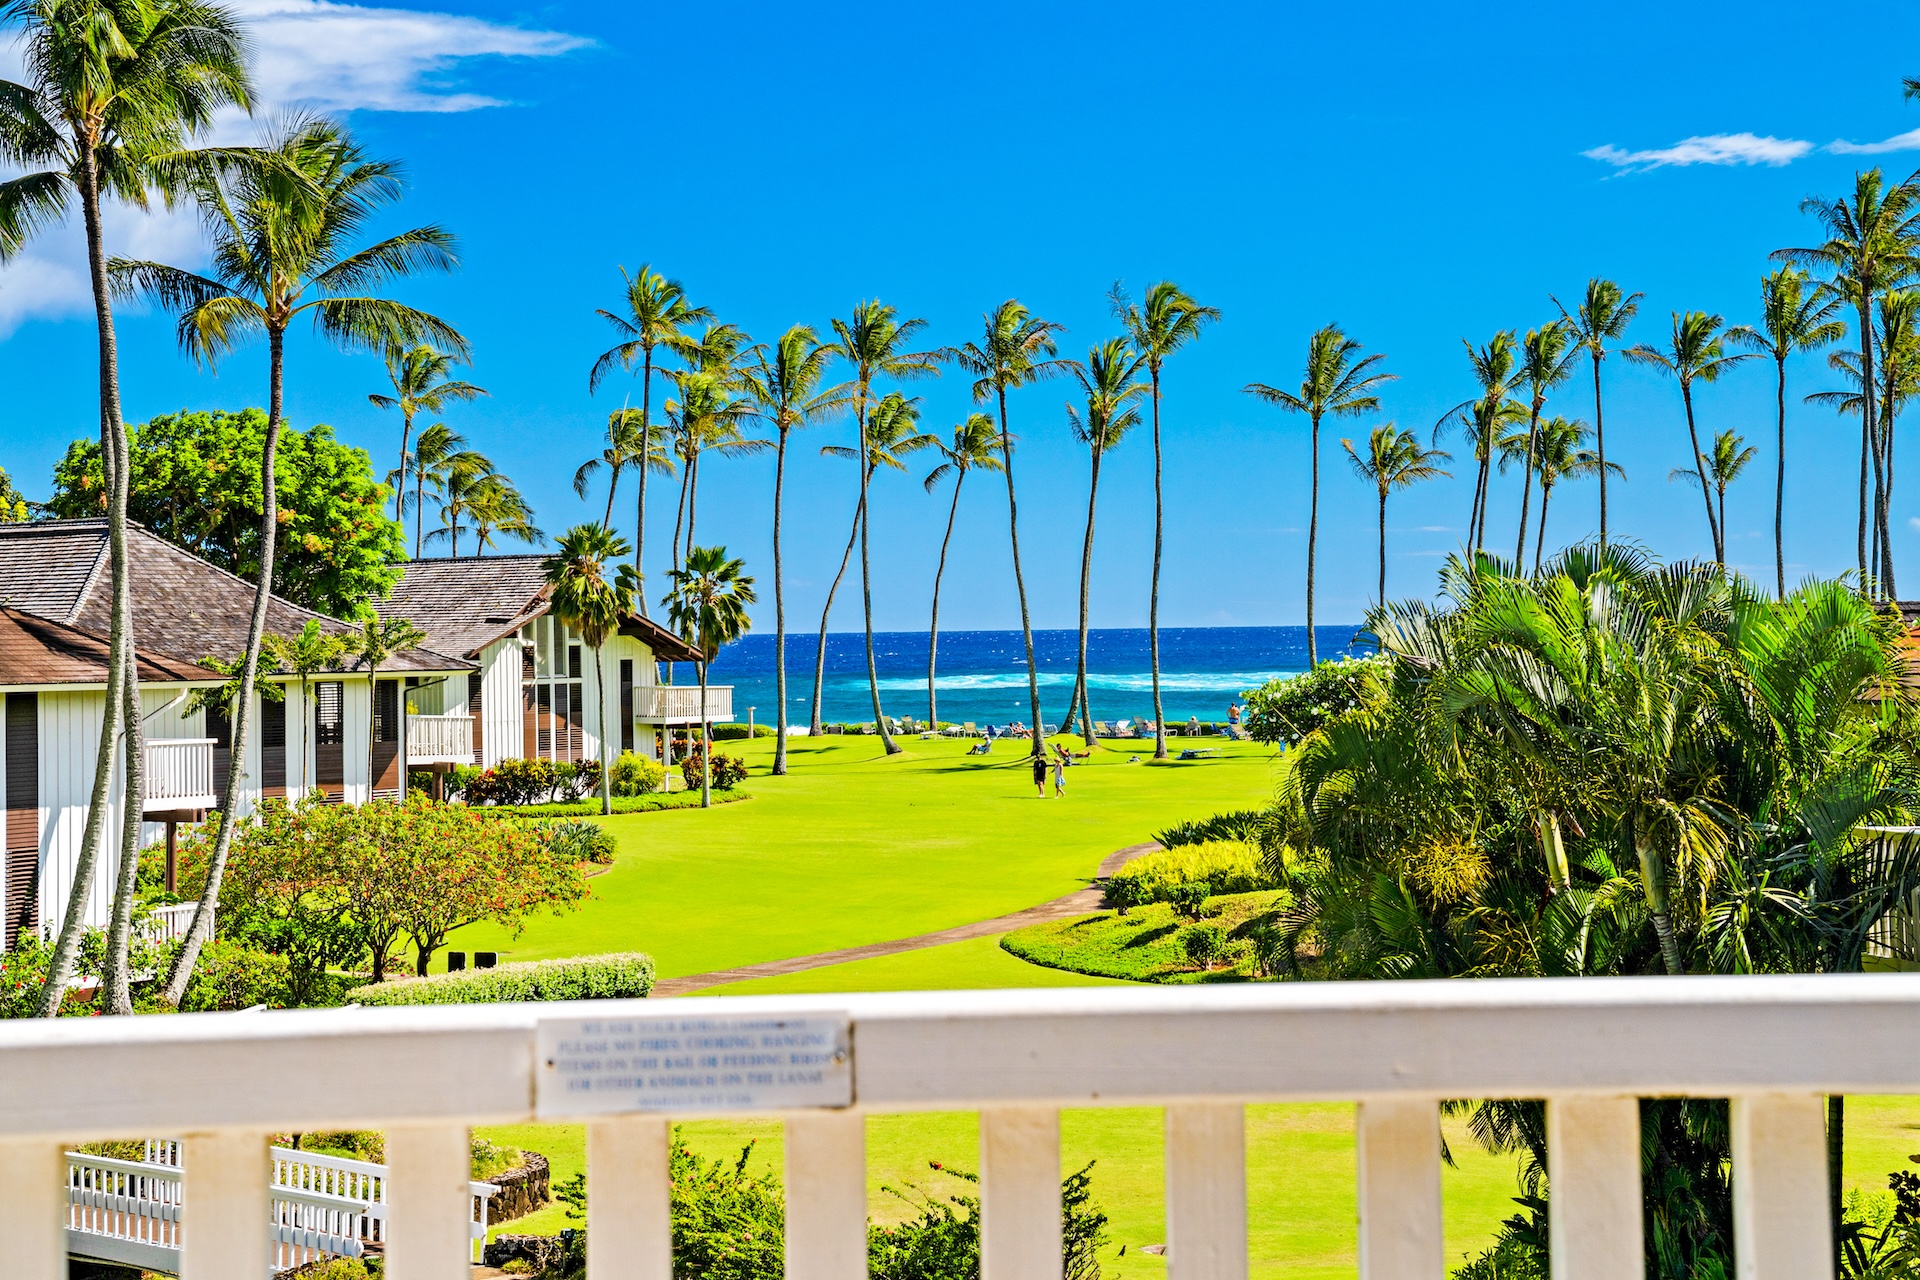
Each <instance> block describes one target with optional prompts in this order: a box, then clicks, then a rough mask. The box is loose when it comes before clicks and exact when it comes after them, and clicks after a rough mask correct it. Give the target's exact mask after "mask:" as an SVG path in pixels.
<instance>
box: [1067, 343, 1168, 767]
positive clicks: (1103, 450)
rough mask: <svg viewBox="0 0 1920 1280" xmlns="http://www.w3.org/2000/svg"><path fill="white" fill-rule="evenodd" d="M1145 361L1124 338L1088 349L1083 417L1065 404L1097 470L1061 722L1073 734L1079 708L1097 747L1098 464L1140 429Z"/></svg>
mask: <svg viewBox="0 0 1920 1280" xmlns="http://www.w3.org/2000/svg"><path fill="white" fill-rule="evenodd" d="M1145 363H1146V361H1145V359H1144V358H1143V357H1142V356H1141V355H1140V354H1139V353H1138V352H1136V351H1135V350H1134V349H1133V347H1132V345H1131V344H1130V343H1129V342H1128V340H1127V339H1126V338H1109V339H1107V340H1106V341H1105V342H1103V343H1101V344H1100V345H1099V346H1097V347H1092V348H1090V349H1089V350H1088V351H1087V359H1086V362H1085V363H1084V364H1082V363H1081V362H1079V361H1073V362H1071V363H1070V364H1069V365H1068V366H1067V368H1068V371H1069V372H1070V373H1072V375H1073V377H1074V380H1075V381H1077V382H1078V383H1079V384H1080V390H1081V392H1082V393H1083V394H1084V395H1085V397H1086V406H1087V407H1086V411H1085V412H1084V414H1083V413H1082V412H1080V411H1079V410H1076V409H1075V408H1074V407H1073V406H1072V405H1071V404H1069V405H1068V406H1067V425H1068V426H1069V427H1070V428H1071V429H1072V431H1073V438H1074V439H1075V440H1078V441H1079V442H1080V443H1081V444H1083V445H1086V446H1087V451H1088V453H1089V454H1090V455H1091V457H1092V462H1093V468H1092V471H1091V473H1090V476H1089V479H1088V482H1087V532H1086V539H1085V541H1084V542H1083V543H1082V544H1081V547H1080V643H1079V648H1078V651H1077V653H1076V655H1075V660H1074V679H1073V693H1072V695H1071V697H1070V698H1069V700H1068V702H1067V713H1066V715H1064V716H1062V717H1061V718H1060V732H1062V733H1071V732H1072V731H1073V716H1074V712H1075V710H1078V711H1079V713H1080V731H1081V734H1080V736H1081V737H1082V738H1083V739H1084V740H1085V742H1086V745H1087V746H1089V747H1091V746H1093V744H1094V737H1093V719H1092V715H1093V712H1092V709H1091V708H1090V707H1089V706H1088V705H1087V613H1088V609H1089V604H1090V591H1091V588H1092V577H1091V575H1092V573H1093V516H1094V507H1095V504H1096V503H1097V501H1098V500H1099V496H1100V464H1101V463H1102V462H1103V461H1104V460H1105V459H1106V456H1107V453H1108V452H1109V451H1110V450H1112V449H1113V448H1114V447H1115V446H1116V445H1118V444H1119V443H1120V442H1121V441H1122V440H1123V439H1125V438H1126V436H1127V433H1128V432H1130V431H1132V430H1133V429H1134V428H1135V427H1137V426H1139V425H1140V406H1139V405H1138V404H1136V403H1135V401H1137V400H1139V399H1140V397H1141V396H1143V395H1146V394H1147V392H1148V390H1149V385H1148V384H1147V383H1144V382H1140V381H1138V380H1137V375H1138V374H1139V372H1140V368H1141V366H1142V365H1143V364H1145Z"/></svg>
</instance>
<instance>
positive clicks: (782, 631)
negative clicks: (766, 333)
mask: <svg viewBox="0 0 1920 1280" xmlns="http://www.w3.org/2000/svg"><path fill="white" fill-rule="evenodd" d="M753 354H754V361H755V363H754V365H753V366H752V367H751V368H748V369H746V370H745V371H744V372H743V373H742V375H741V377H742V381H743V384H744V385H745V387H746V393H747V396H748V398H749V399H750V400H752V402H753V404H754V406H755V407H754V409H753V411H752V414H751V416H752V417H754V418H755V419H757V420H758V421H760V422H763V423H765V424H766V425H767V426H769V427H772V428H773V433H774V460H773V687H774V699H775V700H776V701H777V702H778V703H779V704H780V709H779V712H778V717H777V721H776V723H775V725H774V740H773V772H774V774H775V776H780V775H783V774H785V773H786V771H787V597H786V590H785V587H786V583H785V578H784V575H783V573H782V570H781V564H780V534H781V503H782V500H783V499H784V497H785V495H786V488H787V437H788V436H789V435H791V434H792V432H793V429H794V428H795V427H804V426H806V425H807V424H808V423H810V422H817V421H819V420H820V419H821V418H822V417H824V416H825V415H827V414H828V413H831V412H832V411H833V410H835V409H837V408H839V407H840V406H841V405H842V404H844V403H846V395H845V392H846V388H845V387H828V388H825V389H824V390H823V389H822V388H821V386H820V383H821V382H822V381H823V380H824V379H825V377H826V371H827V362H828V361H829V360H830V359H832V358H833V350H832V348H830V347H828V346H826V345H825V344H823V343H822V342H821V341H820V335H819V334H817V333H815V332H814V330H813V328H812V326H810V325H804V324H797V325H794V326H793V327H792V328H791V329H789V330H787V331H786V332H785V333H783V334H781V335H780V337H779V339H778V341H776V342H775V343H774V344H773V346H772V347H771V348H768V347H767V346H765V345H764V344H762V345H760V346H757V347H755V348H754V349H753Z"/></svg>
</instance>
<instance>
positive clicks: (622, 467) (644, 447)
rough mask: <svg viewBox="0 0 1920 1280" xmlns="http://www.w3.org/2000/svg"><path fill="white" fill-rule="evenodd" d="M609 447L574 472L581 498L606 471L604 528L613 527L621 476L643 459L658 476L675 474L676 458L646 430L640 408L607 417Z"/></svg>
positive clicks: (614, 413) (574, 485)
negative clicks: (674, 459) (596, 477)
mask: <svg viewBox="0 0 1920 1280" xmlns="http://www.w3.org/2000/svg"><path fill="white" fill-rule="evenodd" d="M606 441H607V443H606V446H605V447H604V448H602V449H601V450H600V456H598V457H596V458H588V459H587V460H586V461H585V462H583V463H581V464H580V466H579V468H578V469H577V470H576V471H575V472H574V473H573V491H574V492H575V493H577V494H579V495H580V497H581V498H582V499H585V498H586V496H587V490H588V489H590V488H591V487H592V486H593V478H594V477H595V476H596V475H599V474H600V471H601V469H602V468H605V469H606V472H607V510H606V514H605V515H603V516H601V517H600V523H601V525H602V526H604V527H605V528H608V529H611V528H613V499H614V496H615V495H616V494H617V493H618V492H619V489H620V477H621V475H622V474H624V473H625V472H626V471H627V470H628V469H629V468H633V469H635V470H638V469H639V468H640V467H641V465H642V462H643V460H644V463H645V467H646V469H647V470H649V471H651V472H653V473H654V474H656V475H668V476H670V475H672V474H673V455H672V454H671V453H669V452H668V451H667V447H666V445H665V444H664V443H663V442H661V441H660V440H657V439H655V438H654V437H653V435H652V433H651V432H649V431H646V430H645V429H644V428H643V424H642V422H641V419H640V411H639V410H638V409H616V410H614V411H613V412H612V413H610V414H608V415H607V435H606Z"/></svg>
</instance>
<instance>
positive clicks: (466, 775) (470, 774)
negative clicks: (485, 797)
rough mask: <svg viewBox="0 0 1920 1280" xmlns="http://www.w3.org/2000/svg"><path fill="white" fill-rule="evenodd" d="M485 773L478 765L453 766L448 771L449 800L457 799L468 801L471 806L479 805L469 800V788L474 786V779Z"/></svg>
mask: <svg viewBox="0 0 1920 1280" xmlns="http://www.w3.org/2000/svg"><path fill="white" fill-rule="evenodd" d="M485 772H486V770H485V769H482V768H481V767H480V766H479V765H477V764H457V765H455V766H453V768H451V769H449V770H448V771H447V798H448V799H449V800H451V799H454V798H456V797H457V798H459V799H462V800H466V801H467V803H469V804H476V803H478V802H477V801H475V800H472V799H469V798H468V796H467V788H468V787H471V786H472V785H473V783H474V779H476V778H478V777H480V776H481V775H482V774H484V773H485Z"/></svg>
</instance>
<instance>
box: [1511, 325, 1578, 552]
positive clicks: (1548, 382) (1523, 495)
mask: <svg viewBox="0 0 1920 1280" xmlns="http://www.w3.org/2000/svg"><path fill="white" fill-rule="evenodd" d="M1579 352H1580V348H1579V347H1577V346H1575V345H1573V329H1572V327H1571V326H1569V325H1568V324H1567V323H1566V322H1565V321H1563V320H1550V321H1548V322H1547V323H1546V324H1543V325H1541V326H1540V327H1539V328H1538V329H1529V330H1527V336H1526V337H1525V338H1522V339H1521V340H1520V381H1522V382H1525V383H1526V384H1527V453H1526V458H1527V469H1526V472H1525V474H1523V475H1522V476H1521V480H1520V533H1519V538H1518V540H1517V542H1516V543H1515V545H1514V549H1513V564H1514V568H1515V570H1516V571H1517V570H1518V569H1519V567H1520V566H1521V565H1522V564H1524V563H1526V556H1527V506H1528V502H1529V500H1530V499H1531V498H1532V496H1533V474H1534V471H1535V469H1536V467H1537V465H1538V459H1539V444H1540V412H1541V410H1543V409H1545V408H1546V407H1547V392H1548V391H1550V390H1552V389H1553V388H1554V387H1557V386H1559V385H1560V384H1561V383H1563V382H1565V381H1566V380H1567V379H1568V378H1569V377H1571V376H1572V375H1573V361H1574V357H1575V356H1577V355H1578V354H1579Z"/></svg>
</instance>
